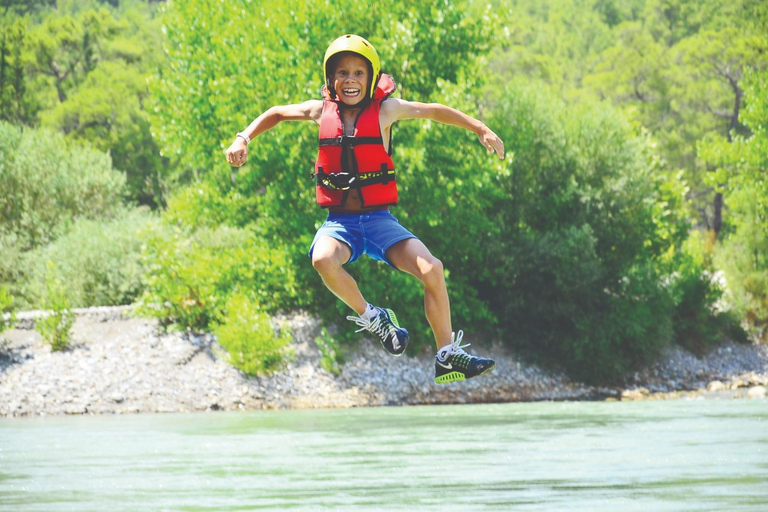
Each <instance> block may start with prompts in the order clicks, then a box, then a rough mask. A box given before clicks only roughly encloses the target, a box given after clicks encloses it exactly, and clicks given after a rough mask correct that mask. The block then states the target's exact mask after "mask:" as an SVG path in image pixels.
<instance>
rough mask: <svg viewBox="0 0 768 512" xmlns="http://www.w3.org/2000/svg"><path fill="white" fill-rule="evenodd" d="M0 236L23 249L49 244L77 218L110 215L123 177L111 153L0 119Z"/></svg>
mask: <svg viewBox="0 0 768 512" xmlns="http://www.w3.org/2000/svg"><path fill="white" fill-rule="evenodd" d="M0 177H1V179H0V235H2V236H8V235H15V236H16V237H17V242H16V243H17V244H18V245H19V247H21V248H22V250H29V249H32V248H35V247H39V246H42V245H45V244H47V243H48V242H50V241H52V240H54V239H56V238H57V237H58V236H59V235H60V234H61V233H63V232H65V231H66V229H67V227H68V225H69V223H71V222H72V220H73V219H78V218H88V219H96V218H104V217H107V218H109V217H112V216H113V215H114V214H115V213H116V212H118V211H119V210H120V209H121V208H122V198H123V192H124V189H125V176H124V175H123V174H121V173H119V172H117V171H115V170H113V169H112V163H111V160H110V158H109V155H108V154H106V153H102V152H99V151H95V150H93V149H90V148H88V147H84V146H77V145H75V144H71V143H68V142H67V141H66V139H65V138H64V136H63V135H61V134H58V133H55V132H52V131H49V130H42V129H41V130H35V129H28V128H25V129H23V130H22V129H21V128H18V127H15V126H12V125H10V124H8V123H5V122H0Z"/></svg>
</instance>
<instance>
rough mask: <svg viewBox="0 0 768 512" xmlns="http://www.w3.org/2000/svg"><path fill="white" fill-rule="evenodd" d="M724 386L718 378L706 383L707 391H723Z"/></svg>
mask: <svg viewBox="0 0 768 512" xmlns="http://www.w3.org/2000/svg"><path fill="white" fill-rule="evenodd" d="M726 389H728V388H726V386H725V384H723V383H722V382H721V381H719V380H713V381H712V382H710V383H709V384H707V391H711V392H715V391H725V390H726Z"/></svg>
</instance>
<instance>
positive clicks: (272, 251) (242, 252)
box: [140, 223, 296, 330]
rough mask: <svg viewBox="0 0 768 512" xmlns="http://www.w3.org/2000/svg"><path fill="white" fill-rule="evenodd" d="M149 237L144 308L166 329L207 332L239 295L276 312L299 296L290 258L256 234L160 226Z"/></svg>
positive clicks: (219, 229)
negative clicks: (177, 328)
mask: <svg viewBox="0 0 768 512" xmlns="http://www.w3.org/2000/svg"><path fill="white" fill-rule="evenodd" d="M145 237H146V238H145V239H146V244H145V246H144V252H143V261H144V262H145V268H146V274H145V276H144V284H145V287H146V288H145V290H144V293H143V294H142V297H141V302H142V307H141V308H140V309H141V310H142V311H144V312H145V313H148V314H151V315H153V316H157V317H159V318H161V319H162V320H163V321H164V322H165V323H166V324H177V325H178V326H179V327H182V328H190V329H195V330H204V329H206V328H208V326H209V325H210V324H211V323H212V322H213V321H215V320H216V319H218V318H220V317H221V314H222V311H224V308H225V306H226V304H227V302H228V301H229V300H230V299H231V297H232V296H234V295H235V294H236V293H242V294H246V295H248V296H249V298H250V300H252V301H253V302H254V303H256V304H259V306H260V308H261V309H262V311H264V312H271V313H274V312H277V311H278V310H280V309H282V308H286V307H290V305H291V303H292V299H293V297H294V296H295V294H296V291H295V288H296V285H295V280H294V273H293V270H292V268H291V265H290V258H289V257H288V255H287V254H286V253H285V251H284V250H282V249H281V248H271V247H269V246H268V244H267V243H266V242H265V241H264V240H263V239H262V238H260V237H259V235H258V234H257V233H256V232H255V231H254V230H253V229H249V228H245V229H243V228H233V227H228V226H219V227H216V228H207V227H204V228H199V229H197V230H194V231H187V230H183V229H181V228H179V227H175V226H169V225H168V224H164V223H159V224H157V225H154V226H152V227H151V229H149V230H148V231H147V232H146V233H145Z"/></svg>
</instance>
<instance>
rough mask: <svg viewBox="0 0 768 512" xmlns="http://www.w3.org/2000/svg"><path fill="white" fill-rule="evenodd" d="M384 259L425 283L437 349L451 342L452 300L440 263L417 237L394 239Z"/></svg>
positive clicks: (425, 297)
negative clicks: (395, 240) (396, 240)
mask: <svg viewBox="0 0 768 512" xmlns="http://www.w3.org/2000/svg"><path fill="white" fill-rule="evenodd" d="M386 256H387V259H388V260H389V261H390V262H391V263H392V264H393V265H394V266H395V267H397V268H398V269H400V270H402V271H403V272H408V273H409V274H411V275H413V276H416V277H417V278H418V279H419V280H420V281H421V282H422V283H423V284H424V311H425V313H426V315H427V321H428V322H429V325H430V327H432V332H433V333H434V335H435V343H436V344H437V348H438V350H439V349H440V348H442V347H444V346H446V345H448V344H450V343H451V334H452V331H453V329H452V327H451V304H450V301H449V300H448V288H447V287H446V285H445V275H444V274H443V263H442V262H441V261H440V260H439V259H437V258H435V257H434V256H432V253H430V252H429V249H427V246H426V245H424V243H423V242H422V241H421V240H419V239H417V238H409V239H407V240H403V241H401V242H398V243H396V244H395V245H393V246H392V247H390V248H389V249H388V250H387V255H386Z"/></svg>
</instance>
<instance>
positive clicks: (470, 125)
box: [380, 98, 504, 158]
mask: <svg viewBox="0 0 768 512" xmlns="http://www.w3.org/2000/svg"><path fill="white" fill-rule="evenodd" d="M401 119H431V120H433V121H437V122H439V123H445V124H452V125H454V126H459V127H461V128H464V129H466V130H469V131H472V132H475V133H476V134H477V138H478V139H480V142H481V143H482V145H483V146H485V149H487V150H488V152H489V153H493V152H494V151H495V152H496V154H497V155H498V156H499V158H504V142H503V141H502V140H501V139H500V138H499V136H498V135H496V134H495V133H493V131H492V130H491V129H490V128H488V127H487V126H485V125H484V124H483V123H482V122H481V121H478V120H477V119H475V118H474V117H472V116H468V115H467V114H465V113H464V112H461V111H459V110H456V109H455V108H451V107H447V106H445V105H442V104H440V103H420V102H418V101H406V100H401V99H399V98H389V99H388V100H387V101H385V102H384V103H382V105H381V119H380V122H381V127H382V129H383V130H385V129H388V128H389V126H391V125H392V123H394V122H395V121H399V120H401Z"/></svg>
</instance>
